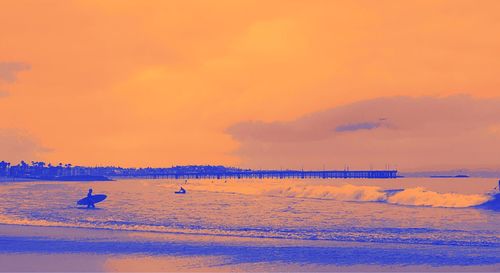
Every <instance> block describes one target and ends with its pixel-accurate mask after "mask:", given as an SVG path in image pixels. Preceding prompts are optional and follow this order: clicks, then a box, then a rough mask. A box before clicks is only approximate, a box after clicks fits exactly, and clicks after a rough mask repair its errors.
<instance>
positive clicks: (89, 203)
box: [87, 189, 95, 208]
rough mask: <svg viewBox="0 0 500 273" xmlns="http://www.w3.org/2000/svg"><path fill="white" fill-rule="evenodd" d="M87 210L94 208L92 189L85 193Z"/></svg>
mask: <svg viewBox="0 0 500 273" xmlns="http://www.w3.org/2000/svg"><path fill="white" fill-rule="evenodd" d="M87 199H88V201H87V202H88V203H87V208H95V204H94V202H92V189H89V193H87Z"/></svg>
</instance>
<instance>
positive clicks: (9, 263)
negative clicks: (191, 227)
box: [0, 225, 500, 272]
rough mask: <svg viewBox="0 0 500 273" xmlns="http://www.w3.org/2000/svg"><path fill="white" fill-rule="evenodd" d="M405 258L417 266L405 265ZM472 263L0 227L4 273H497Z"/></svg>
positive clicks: (246, 242)
mask: <svg viewBox="0 0 500 273" xmlns="http://www.w3.org/2000/svg"><path fill="white" fill-rule="evenodd" d="M483 251H484V250H483ZM483 253H484V252H483ZM498 254H499V251H498V250H497V249H492V250H491V255H492V256H491V257H493V261H494V260H498ZM408 256H410V257H411V256H414V257H415V260H414V261H412V260H405V259H406V258H402V257H408ZM464 257H465V258H464ZM467 257H474V248H473V247H471V248H467V247H463V246H461V247H460V248H457V247H455V248H453V247H450V246H446V247H445V246H443V247H439V246H426V245H421V246H415V245H412V246H405V245H398V244H380V243H377V244H371V243H353V242H334V241H314V240H288V239H269V238H244V237H234V236H204V235H188V234H171V233H155V232H130V231H116V230H106V229H87V228H66V227H36V226H18V225H0V264H1V265H2V266H1V267H0V271H4V272H16V271H17V272H19V271H25V272H26V271H31V272H34V271H38V272H40V271H45V272H47V271H52V272H54V271H60V272H62V271H64V272H71V271H73V272H75V271H78V272H116V271H120V272H155V271H156V272H168V271H183V272H228V271H232V272H233V271H274V272H284V271H287V272H290V271H295V272H297V271H307V272H310V271H316V272H319V271H322V272H333V271H347V272H349V271H354V272H359V271H364V272H367V271H369V272H377V271H397V272H401V271H438V272H443V271H449V272H450V271H454V272H458V271H475V272H478V271H483V272H497V271H499V270H500V264H499V263H488V262H487V261H483V262H482V263H477V264H476V265H460V260H462V261H463V262H468V261H466V260H464V259H466V258H467ZM491 257H490V258H491ZM495 257H496V258H495ZM475 259H488V257H485V256H483V257H480V258H479V257H477V256H476V257H475ZM440 260H441V261H442V262H440ZM415 261H417V262H415ZM447 261H448V262H450V261H452V263H456V265H453V264H451V263H447Z"/></svg>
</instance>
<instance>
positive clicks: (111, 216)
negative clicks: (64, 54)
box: [0, 178, 500, 263]
mask: <svg viewBox="0 0 500 273" xmlns="http://www.w3.org/2000/svg"><path fill="white" fill-rule="evenodd" d="M497 183H498V182H497V180H496V179H486V178H397V179H264V180H259V179H231V180H229V179H227V180H224V179H213V180H210V179H204V180H186V181H185V180H167V179H165V180H163V179H156V180H144V179H142V180H141V179H133V180H132V179H122V180H116V181H110V182H49V181H36V182H2V183H1V184H0V224H15V225H33V226H62V227H84V228H99V229H111V230H128V231H147V232H159V233H177V234H195V235H196V234H199V235H204V236H206V235H210V236H233V237H240V238H243V237H244V238H254V239H255V240H259V239H262V238H273V239H293V240H304V241H309V242H310V241H315V240H316V241H335V242H346V243H348V242H358V243H380V244H385V243H395V244H401V245H406V246H410V247H411V246H412V245H415V246H425V245H427V246H452V247H462V246H463V247H469V248H470V247H473V248H474V249H475V251H478V252H477V253H479V254H478V255H479V256H481V251H482V250H483V249H484V251H485V253H488V255H489V257H491V255H492V254H491V253H493V255H494V256H496V255H498V254H499V252H498V250H499V249H500V212H499V210H498V208H497V209H495V208H493V209H492V208H489V209H483V208H479V207H477V206H478V205H481V204H484V203H485V202H488V201H489V200H491V199H492V198H494V197H493V196H495V192H494V190H493V188H494V187H495V186H496V185H497ZM180 186H182V187H183V188H185V189H186V190H187V194H174V192H175V191H177V190H178V189H179V188H180ZM89 188H92V189H93V192H94V193H95V194H106V195H108V198H107V199H106V200H105V201H104V202H102V203H99V204H96V207H97V208H96V209H86V208H85V207H84V208H81V207H80V208H78V207H77V206H76V202H77V200H79V199H81V198H83V197H85V196H86V194H87V191H88V189H89ZM492 251H493V252H492ZM477 253H476V254H477ZM495 253H496V254H495ZM476 254H475V255H476ZM495 259H496V262H497V263H499V262H500V257H499V256H496V258H495ZM490 262H495V261H490Z"/></svg>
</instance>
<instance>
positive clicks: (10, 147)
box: [0, 128, 50, 163]
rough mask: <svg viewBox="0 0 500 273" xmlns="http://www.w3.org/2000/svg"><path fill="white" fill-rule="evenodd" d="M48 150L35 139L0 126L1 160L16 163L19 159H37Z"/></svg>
mask: <svg viewBox="0 0 500 273" xmlns="http://www.w3.org/2000/svg"><path fill="white" fill-rule="evenodd" d="M47 152H50V149H48V148H45V147H43V146H42V145H41V144H40V143H39V141H38V140H37V139H35V138H34V137H32V136H30V135H29V134H27V133H25V132H22V131H20V130H17V129H1V128H0V155H1V157H2V158H1V160H6V161H9V162H12V163H17V162H19V161H21V160H26V161H30V160H38V159H40V158H42V155H43V154H45V153H47Z"/></svg>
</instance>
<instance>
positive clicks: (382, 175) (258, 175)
mask: <svg viewBox="0 0 500 273" xmlns="http://www.w3.org/2000/svg"><path fill="white" fill-rule="evenodd" d="M397 172H398V171H397V170H370V171H362V170H361V171H295V170H286V171H274V170H271V171H253V170H252V171H241V172H220V173H206V172H179V173H164V174H154V175H148V176H147V178H153V179H249V178H252V179H270V178H271V179H311V178H316V179H335V178H336V179H350V178H368V179H389V178H396V177H397Z"/></svg>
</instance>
